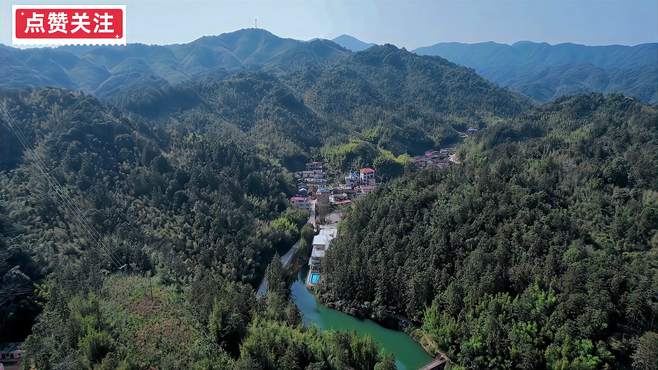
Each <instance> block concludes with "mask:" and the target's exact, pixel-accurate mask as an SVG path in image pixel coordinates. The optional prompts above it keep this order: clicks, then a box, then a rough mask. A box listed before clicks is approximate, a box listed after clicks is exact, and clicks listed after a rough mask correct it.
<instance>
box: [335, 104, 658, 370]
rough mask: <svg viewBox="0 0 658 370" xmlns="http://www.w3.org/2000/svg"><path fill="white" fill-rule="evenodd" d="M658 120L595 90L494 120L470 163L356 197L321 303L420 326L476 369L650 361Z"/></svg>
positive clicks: (656, 325) (656, 303)
mask: <svg viewBox="0 0 658 370" xmlns="http://www.w3.org/2000/svg"><path fill="white" fill-rule="evenodd" d="M656 122H658V114H657V112H656V110H655V109H654V108H651V107H649V106H646V105H642V104H640V103H638V102H637V101H634V100H632V99H630V98H624V97H621V96H614V97H610V98H604V97H602V96H600V95H589V96H579V97H574V98H569V99H563V100H560V101H558V102H556V103H554V104H551V105H548V106H545V107H542V108H540V109H538V110H537V111H536V112H533V113H530V114H527V115H524V116H521V117H519V118H517V119H514V120H511V121H510V122H505V123H499V124H497V125H495V126H493V127H491V128H490V129H487V130H485V131H484V132H482V133H481V134H480V135H479V136H478V137H477V139H475V140H472V141H470V142H469V143H468V145H466V146H464V147H463V148H462V149H461V151H460V156H461V157H462V158H464V161H463V165H459V166H453V167H451V168H450V169H449V170H447V171H445V172H432V171H424V172H421V173H418V174H415V175H413V176H408V177H404V178H402V179H399V180H396V181H393V182H391V183H390V184H388V185H386V186H384V187H383V188H382V189H380V190H378V191H377V192H375V193H374V194H372V195H371V196H369V197H368V198H366V200H364V201H361V202H357V203H356V206H355V208H354V209H353V211H352V212H350V213H349V214H348V215H347V217H346V219H345V220H344V222H343V223H342V224H341V226H340V232H339V237H338V238H337V239H336V240H335V243H336V244H335V245H334V246H333V247H332V249H330V250H329V252H328V254H327V257H326V258H325V266H324V269H325V270H324V271H326V273H325V276H326V280H325V284H324V286H323V287H322V288H323V293H322V297H323V300H325V301H330V302H336V301H340V302H341V304H342V307H348V308H353V309H356V310H357V312H361V313H362V314H363V315H368V316H372V317H375V318H377V319H380V320H383V319H386V318H388V317H390V316H394V317H395V316H397V315H402V316H405V317H407V318H409V319H411V320H412V321H414V322H418V323H420V324H421V325H422V335H424V336H425V337H426V340H425V341H426V342H427V343H433V345H434V348H433V349H434V350H438V349H440V350H442V351H445V352H447V354H448V355H449V357H450V358H451V359H452V360H453V361H454V362H455V363H456V364H459V365H462V366H464V367H467V368H487V367H493V368H524V369H535V368H544V367H547V368H558V369H566V368H580V369H594V368H605V367H609V368H628V367H630V366H631V364H633V363H635V364H636V365H637V366H640V365H639V364H642V365H641V366H643V367H644V368H651V367H652V366H648V367H647V366H646V365H644V364H646V363H649V364H653V363H652V361H654V360H655V353H656V343H655V342H654V343H653V344H649V343H648V342H649V341H650V339H649V338H655V333H656V332H657V331H658V320H656V315H657V314H658V298H657V297H658V264H657V263H656V261H658V171H656V169H657V168H658V155H657V153H658V127H657V126H656ZM422 335H421V336H422Z"/></svg>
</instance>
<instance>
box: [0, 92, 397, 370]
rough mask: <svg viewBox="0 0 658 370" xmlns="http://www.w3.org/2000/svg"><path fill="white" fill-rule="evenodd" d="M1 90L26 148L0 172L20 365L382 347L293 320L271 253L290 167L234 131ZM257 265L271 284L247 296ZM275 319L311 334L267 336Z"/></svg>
mask: <svg viewBox="0 0 658 370" xmlns="http://www.w3.org/2000/svg"><path fill="white" fill-rule="evenodd" d="M6 97H7V98H8V99H10V104H9V107H10V109H11V112H10V113H11V114H12V116H14V117H15V118H14V121H15V122H14V125H15V126H16V127H19V128H20V130H21V131H22V132H23V133H24V136H25V137H26V138H28V140H29V141H30V142H29V145H30V146H32V147H34V148H35V151H36V152H37V153H39V156H40V158H41V159H40V160H35V159H34V158H33V157H31V156H28V155H21V153H22V148H21V147H18V146H12V147H11V148H8V151H9V152H10V153H16V154H15V158H16V160H13V161H7V162H4V163H3V166H4V167H3V168H2V172H0V184H1V188H2V197H1V198H0V202H1V203H0V206H1V207H2V214H1V215H0V233H1V237H0V248H1V249H0V252H1V253H0V257H1V258H0V277H2V286H1V288H2V293H3V294H2V300H3V301H2V306H1V307H2V308H1V310H2V311H0V312H1V313H2V317H1V319H2V320H0V325H1V326H0V333H2V340H23V339H24V337H25V336H26V335H27V334H29V333H30V332H31V335H30V336H29V337H28V338H27V340H26V342H25V349H26V351H27V352H26V356H25V359H26V360H25V361H24V364H25V366H26V367H29V366H31V365H32V364H34V365H35V366H36V367H37V368H39V369H52V368H61V367H66V368H90V369H91V368H95V369H143V368H149V367H158V368H162V369H181V368H193V369H194V368H198V369H209V368H214V369H227V368H236V369H242V368H253V367H250V366H251V365H250V364H253V363H258V364H259V366H261V368H264V369H266V368H278V367H277V366H278V364H276V363H269V362H267V361H264V362H259V361H261V360H260V359H261V357H259V356H263V355H265V354H267V356H270V357H273V358H277V359H279V358H284V357H285V358H286V360H285V361H286V366H288V367H287V368H289V369H295V368H305V367H306V365H307V364H310V363H311V362H313V363H318V364H317V365H314V366H316V368H322V369H343V368H345V367H346V366H349V367H352V368H355V369H369V368H372V366H374V364H375V363H377V362H380V361H388V360H387V359H384V358H383V357H380V355H379V354H378V349H377V348H376V347H375V346H374V345H373V344H372V342H370V341H368V340H367V339H360V338H357V337H355V336H353V335H350V336H347V337H344V336H343V335H341V334H336V335H333V334H323V335H320V334H318V333H317V332H314V331H310V332H307V330H306V329H304V328H302V327H301V326H300V317H299V313H298V312H297V310H296V307H295V306H294V304H293V303H292V302H291V301H290V299H289V289H288V286H289V285H288V279H289V277H287V275H286V273H285V272H284V271H283V269H282V267H281V266H280V262H279V259H278V255H277V254H276V253H277V252H281V251H283V250H284V249H285V248H286V247H289V246H290V245H292V243H294V242H295V241H296V240H298V239H299V237H300V234H301V233H302V226H303V225H304V224H305V223H306V220H307V219H308V212H306V211H300V210H293V209H288V208H287V199H286V198H287V197H288V196H290V195H291V194H292V193H293V192H294V186H293V184H292V183H291V182H292V176H291V175H290V173H289V172H288V171H287V170H285V169H284V168H282V167H281V166H279V165H278V164H277V162H276V160H274V159H272V158H268V157H265V156H263V155H262V154H261V153H258V152H250V151H248V150H246V149H247V148H250V147H251V145H249V141H248V140H249V139H248V138H245V137H244V136H243V135H241V134H240V133H239V132H235V131H231V130H230V129H226V128H222V127H221V126H216V127H215V129H213V130H207V131H204V132H203V134H196V133H192V132H189V131H186V128H184V127H181V128H180V129H179V128H177V127H171V128H167V129H162V128H159V127H155V126H150V125H147V124H145V123H144V122H142V121H139V120H131V119H129V118H127V117H125V116H122V115H121V114H120V113H118V112H116V111H113V110H111V109H109V108H107V107H105V106H103V105H101V104H100V103H99V102H98V101H96V100H95V99H93V98H89V97H87V96H84V95H80V94H74V93H69V92H64V91H61V90H56V89H44V90H35V91H27V92H22V93H18V94H10V95H7V96H6ZM41 161H44V162H43V163H42V162H41ZM42 164H43V165H44V166H45V167H46V168H48V169H49V170H48V172H49V173H50V174H51V175H52V176H53V178H54V179H56V180H55V181H57V183H59V184H60V185H61V190H57V191H58V192H59V191H61V192H62V193H66V194H68V195H67V196H65V197H64V198H65V199H66V200H63V199H61V198H60V197H59V196H58V195H57V193H56V188H55V187H53V185H52V184H51V183H49V182H48V181H47V180H46V179H47V178H46V177H44V175H43V174H42V173H40V169H39V168H40V166H41V165H42ZM69 198H70V199H69ZM68 202H74V203H75V204H74V205H73V206H74V207H75V208H72V207H69V206H68ZM89 225H91V226H93V227H94V229H95V230H97V231H98V235H96V234H95V233H90V232H89V229H88V227H89ZM303 234H304V235H305V238H307V239H308V238H309V235H308V234H309V231H308V230H305V231H303ZM311 235H312V233H311ZM307 242H308V241H307ZM275 257H276V258H275ZM273 258H274V261H275V263H274V264H272V265H271V266H270V267H269V268H267V269H266V267H267V266H268V264H269V261H271V260H272V259H273ZM277 264H278V265H277ZM264 274H266V275H267V278H268V280H269V283H270V286H271V287H272V288H271V289H270V292H269V293H268V294H267V295H266V297H265V298H264V299H263V300H261V301H256V297H255V294H254V289H253V286H254V285H255V284H256V283H257V282H259V281H260V278H261V277H262V276H263V275H264ZM39 313H40V315H39V316H38V317H37V318H36V322H35V323H34V325H33V326H32V323H33V320H35V316H36V315H37V314H39ZM31 326H32V327H31ZM30 327H31V328H30ZM281 333H288V334H285V335H286V336H289V337H290V338H291V339H290V340H291V341H292V342H291V343H293V342H294V343H299V338H302V339H303V338H307V337H312V336H314V337H315V339H314V341H313V343H304V344H303V345H304V346H307V348H306V349H304V348H302V347H299V348H298V347H295V349H293V348H286V347H285V346H284V347H281V346H279V347H270V342H268V341H267V340H265V339H266V338H277V336H278V335H280V334H281ZM264 338H265V339H264ZM295 338H297V339H295ZM302 342H303V340H302ZM262 346H266V347H262ZM343 349H350V350H353V351H354V353H353V354H349V353H350V352H349V351H348V352H344V351H343ZM274 350H276V351H274ZM291 351H292V352H291ZM295 351H301V352H302V353H308V354H309V357H296V352H295ZM334 351H341V352H340V353H336V352H334ZM286 353H289V354H290V355H289V356H288V357H286V356H285V354H286ZM293 355H295V356H293ZM290 356H292V357H290ZM341 356H347V357H341ZM309 361H310V362H309ZM245 366H246V367H245Z"/></svg>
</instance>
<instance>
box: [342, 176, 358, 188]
mask: <svg viewBox="0 0 658 370" xmlns="http://www.w3.org/2000/svg"><path fill="white" fill-rule="evenodd" d="M358 184H359V175H358V174H357V173H356V172H350V173H349V175H347V176H345V186H346V187H348V188H353V187H355V186H357V185H358Z"/></svg>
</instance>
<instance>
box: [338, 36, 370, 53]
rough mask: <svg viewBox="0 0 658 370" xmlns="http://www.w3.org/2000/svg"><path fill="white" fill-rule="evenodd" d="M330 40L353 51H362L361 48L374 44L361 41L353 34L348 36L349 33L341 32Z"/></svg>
mask: <svg viewBox="0 0 658 370" xmlns="http://www.w3.org/2000/svg"><path fill="white" fill-rule="evenodd" d="M331 41H333V42H335V43H337V44H338V45H340V46H342V47H344V48H345V49H348V50H351V51H354V52H357V51H362V50H365V49H368V48H369V47H371V46H374V45H375V44H373V43H370V42H364V41H361V40H359V39H357V38H356V37H354V36H350V35H346V34H342V35H340V36H338V37H336V38H334V39H333V40H331Z"/></svg>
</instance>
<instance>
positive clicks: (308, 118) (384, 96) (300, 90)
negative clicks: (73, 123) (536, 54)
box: [114, 45, 530, 170]
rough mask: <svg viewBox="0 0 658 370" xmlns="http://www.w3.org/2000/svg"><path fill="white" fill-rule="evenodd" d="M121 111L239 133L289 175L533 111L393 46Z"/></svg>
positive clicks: (213, 81)
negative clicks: (327, 155)
mask: <svg viewBox="0 0 658 370" xmlns="http://www.w3.org/2000/svg"><path fill="white" fill-rule="evenodd" d="M114 102H117V101H116V100H114ZM119 105H120V106H123V107H125V108H127V109H129V110H131V111H133V112H136V113H139V114H141V115H144V116H146V117H151V118H156V119H160V120H163V121H165V122H169V123H171V122H172V121H173V122H174V123H175V124H176V125H180V124H181V123H183V125H192V126H193V127H194V128H195V129H197V130H198V129H203V127H204V123H206V124H207V125H210V126H212V124H210V123H212V122H226V123H229V124H232V125H235V126H237V127H238V128H239V129H240V130H241V131H243V132H245V133H247V135H248V136H249V137H250V138H253V139H254V140H256V141H257V142H258V143H261V144H263V145H265V146H266V148H267V151H268V152H270V153H274V155H275V156H276V157H277V158H279V159H281V160H282V162H283V163H284V165H286V166H288V167H295V166H299V164H300V163H303V161H304V160H305V159H307V158H309V157H311V156H317V155H318V154H320V153H321V150H320V148H322V147H331V146H336V145H342V144H345V143H346V142H349V141H350V140H358V141H361V142H364V143H369V144H371V145H374V146H375V147H377V148H381V149H383V150H387V151H390V152H392V153H393V154H394V155H395V156H398V155H401V154H406V153H412V154H417V153H422V152H423V151H425V150H427V149H431V148H435V147H439V146H443V145H447V144H454V143H456V142H458V141H459V140H460V137H459V134H460V132H464V131H466V129H467V128H468V127H484V126H485V125H487V124H488V123H492V122H496V121H497V120H499V119H501V118H505V117H511V116H513V115H515V114H517V113H519V112H522V111H524V110H527V109H529V108H530V104H529V102H528V101H527V100H526V99H525V98H522V97H519V96H516V95H514V94H512V93H510V92H508V91H506V90H504V89H500V88H498V87H496V86H494V85H493V84H491V83H489V82H487V81H486V80H484V79H482V78H481V77H479V76H478V75H477V74H475V73H473V72H472V71H471V70H469V69H466V68H463V67H460V66H457V65H455V64H452V63H450V62H448V61H446V60H444V59H441V58H437V57H420V56H417V55H415V54H413V53H410V52H408V51H405V50H403V49H398V48H396V47H394V46H392V45H384V46H374V47H372V48H370V49H368V50H365V51H362V52H359V53H355V54H353V55H350V56H348V57H344V58H342V59H341V60H340V61H339V62H335V63H326V64H322V65H320V64H308V65H306V66H304V67H302V68H297V69H295V70H294V71H291V72H287V73H270V72H257V73H238V74H234V75H230V76H225V75H222V76H221V78H206V79H203V80H201V81H192V82H189V83H185V84H181V85H178V86H176V87H174V88H172V89H170V90H168V92H167V93H166V94H165V95H162V96H161V95H158V96H155V97H154V98H153V99H150V98H149V99H145V98H143V97H137V99H132V98H129V99H127V100H122V101H121V102H119ZM200 117H204V118H203V119H199V118H200ZM342 170H345V168H342Z"/></svg>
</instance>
